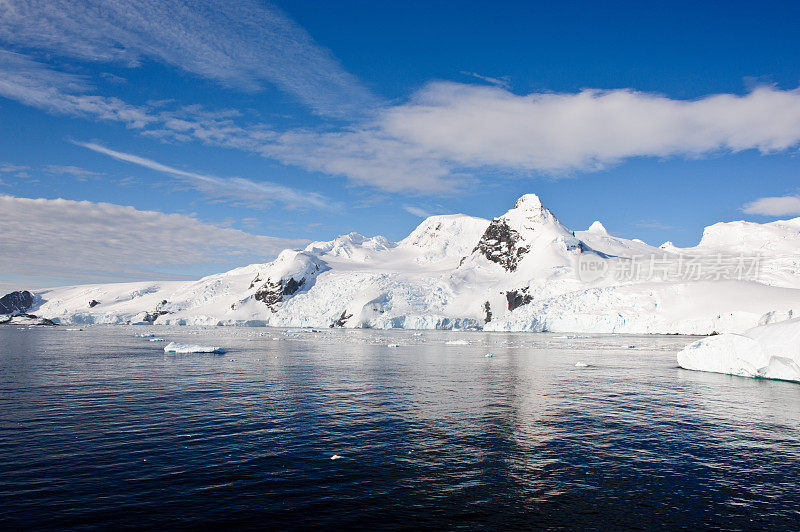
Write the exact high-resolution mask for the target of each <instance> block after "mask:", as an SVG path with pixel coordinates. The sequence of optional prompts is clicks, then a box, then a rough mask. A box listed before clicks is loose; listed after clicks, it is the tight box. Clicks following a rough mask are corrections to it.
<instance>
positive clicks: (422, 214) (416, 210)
mask: <svg viewBox="0 0 800 532" xmlns="http://www.w3.org/2000/svg"><path fill="white" fill-rule="evenodd" d="M403 210H405V211H406V212H407V213H410V214H413V215H414V216H419V217H420V218H427V217H429V216H430V215H431V213H429V212H428V211H426V210H425V209H420V208H419V207H414V206H413V205H403Z"/></svg>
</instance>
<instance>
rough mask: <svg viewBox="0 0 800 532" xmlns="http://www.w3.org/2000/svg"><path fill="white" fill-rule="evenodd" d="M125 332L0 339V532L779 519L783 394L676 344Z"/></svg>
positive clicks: (786, 482) (791, 506)
mask: <svg viewBox="0 0 800 532" xmlns="http://www.w3.org/2000/svg"><path fill="white" fill-rule="evenodd" d="M143 330H144V328H141V327H139V328H134V327H127V328H126V327H93V328H88V329H86V330H84V331H67V330H66V329H64V328H61V327H59V328H51V329H33V330H18V329H17V328H14V327H7V328H3V329H0V346H2V347H1V349H2V352H0V457H2V458H0V460H2V468H0V497H2V500H3V505H2V506H1V507H0V524H4V525H6V526H9V525H10V526H28V527H39V526H63V527H79V526H90V527H91V526H98V527H108V526H119V525H135V526H199V525H200V524H202V523H206V522H215V523H218V524H221V523H226V524H230V525H237V526H242V527H253V528H255V527H261V528H263V527H265V526H273V527H280V528H294V527H307V526H335V527H343V526H348V525H361V526H371V527H379V528H395V527H404V528H411V527H420V526H423V527H447V528H454V527H464V528H499V527H501V526H503V527H504V526H516V527H554V528H558V527H570V528H595V529H600V528H608V527H632V528H642V527H644V528H652V527H669V528H674V527H676V526H681V525H682V526H686V527H702V526H705V527H728V528H747V529H756V528H764V529H766V528H771V529H775V528H796V526H797V523H798V522H800V515H798V510H797V508H798V502H800V495H798V493H797V490H796V487H795V481H794V479H796V478H797V477H798V473H800V423H799V421H800V419H799V418H800V408H798V407H799V406H800V385H796V384H792V383H785V382H776V381H763V380H752V379H743V378H737V377H730V376H725V375H715V374H705V373H695V372H688V371H684V370H681V369H679V368H678V367H677V366H676V363H675V356H674V354H675V352H677V350H679V349H680V348H681V347H682V346H683V345H685V344H686V343H687V342H688V341H690V340H691V339H687V338H680V337H610V336H599V335H594V336H588V337H563V336H558V335H544V334H543V335H534V334H502V333H466V334H461V335H459V334H458V333H452V332H433V331H432V332H424V333H416V334H414V333H412V332H408V331H406V332H387V331H342V330H331V331H320V332H316V333H314V332H301V331H296V330H295V331H284V330H274V329H211V330H203V331H198V330H194V329H190V328H157V329H156V330H157V332H158V335H159V336H162V337H165V338H167V339H168V340H175V341H183V342H190V343H209V344H214V345H223V346H224V347H226V348H229V351H228V353H227V354H225V355H222V356H220V355H211V354H196V355H167V354H164V353H163V351H162V349H163V344H161V343H158V342H149V341H147V340H146V339H142V338H136V337H134V334H135V333H138V332H142V331H143ZM454 338H466V339H468V340H469V341H470V345H447V344H446V341H447V340H452V339H454ZM394 343H397V344H399V345H400V347H397V348H389V347H387V345H388V344H394ZM487 353H492V354H494V357H492V358H487V357H485V355H486V354H487ZM576 362H584V363H586V364H588V365H587V366H586V367H575V364H576ZM334 454H336V455H340V456H341V457H342V458H341V459H338V460H331V456H333V455H334Z"/></svg>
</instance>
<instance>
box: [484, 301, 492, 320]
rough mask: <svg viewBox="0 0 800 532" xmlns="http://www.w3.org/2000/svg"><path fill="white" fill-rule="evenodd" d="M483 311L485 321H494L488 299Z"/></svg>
mask: <svg viewBox="0 0 800 532" xmlns="http://www.w3.org/2000/svg"><path fill="white" fill-rule="evenodd" d="M483 313H484V317H483V323H489V322H490V321H492V307H491V305H490V304H489V302H488V301H486V302H485V303H484V304H483Z"/></svg>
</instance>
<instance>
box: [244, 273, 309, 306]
mask: <svg viewBox="0 0 800 532" xmlns="http://www.w3.org/2000/svg"><path fill="white" fill-rule="evenodd" d="M305 281H306V279H305V277H304V278H302V279H300V280H299V281H298V280H296V279H295V278H294V277H290V278H289V279H286V280H281V281H278V282H273V281H267V282H266V283H264V285H263V286H262V287H261V288H259V289H258V290H257V291H256V293H255V294H253V297H254V298H255V299H256V301H261V302H262V303H264V304H265V305H267V307H269V309H270V310H271V311H272V312H276V311H277V308H276V307H277V305H278V303H280V302H281V301H283V300H284V296H291V295H293V294H294V293H295V292H297V291H298V290H300V288H301V287H302V286H303V283H305Z"/></svg>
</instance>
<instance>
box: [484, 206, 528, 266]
mask: <svg viewBox="0 0 800 532" xmlns="http://www.w3.org/2000/svg"><path fill="white" fill-rule="evenodd" d="M520 240H521V238H520V236H519V233H517V232H516V231H515V230H513V229H511V227H509V225H508V223H507V222H506V221H505V220H503V219H502V218H495V219H494V220H492V222H491V223H490V224H489V227H487V228H486V231H484V233H483V235H482V236H481V239H480V241H478V245H477V246H475V249H473V250H472V252H473V253H474V252H476V251H477V252H479V253H480V254H482V255H483V256H484V257H486V258H487V259H489V260H490V261H492V262H496V263H497V264H499V265H500V266H502V267H503V268H504V269H505V270H506V271H509V272H513V271H515V270H516V269H517V264H518V263H519V261H520V260H521V259H522V257H523V255H525V254H526V253H527V252H528V251H529V248H528V246H521V245H519V243H520Z"/></svg>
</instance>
